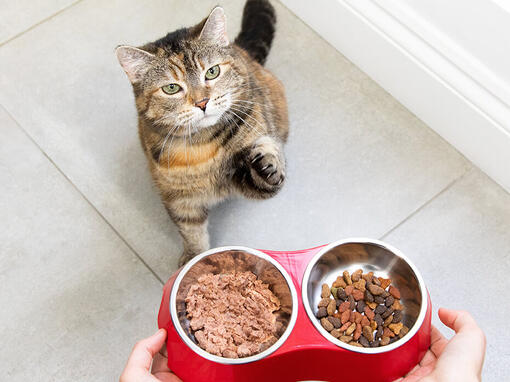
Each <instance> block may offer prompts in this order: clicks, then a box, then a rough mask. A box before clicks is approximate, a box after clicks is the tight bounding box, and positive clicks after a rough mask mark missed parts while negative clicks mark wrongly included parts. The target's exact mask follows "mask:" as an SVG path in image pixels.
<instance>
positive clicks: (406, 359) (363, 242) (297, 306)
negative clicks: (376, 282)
mask: <svg viewBox="0 0 510 382" xmlns="http://www.w3.org/2000/svg"><path fill="white" fill-rule="evenodd" d="M359 268H361V269H363V271H364V272H370V271H372V272H374V273H375V275H376V276H382V277H385V278H391V280H392V284H393V285H395V286H396V287H397V288H398V289H399V290H400V293H401V296H402V298H401V301H402V304H403V306H404V310H403V318H402V322H403V323H404V325H406V326H407V327H409V328H410V330H409V333H407V334H406V335H405V336H404V337H402V339H399V340H398V341H396V342H394V343H392V344H390V345H387V346H382V347H377V348H361V347H356V346H352V345H348V344H346V343H343V342H341V341H339V340H337V339H335V338H333V336H331V335H330V334H329V333H328V332H327V331H326V330H325V329H324V328H323V327H322V326H321V324H320V322H319V320H318V319H317V318H316V317H315V312H316V311H317V304H318V302H319V300H320V299H321V296H320V295H321V286H322V284H323V283H327V284H328V285H331V284H332V283H333V281H335V279H336V278H337V276H339V275H341V274H342V272H343V271H344V270H348V271H349V272H353V271H355V270H356V269H359ZM232 271H237V272H243V271H251V272H253V273H254V274H256V275H257V277H258V278H259V279H260V280H262V281H264V282H265V283H267V284H269V285H270V288H271V290H272V291H273V293H274V294H275V295H276V296H277V297H278V298H279V299H280V303H281V308H280V310H279V311H278V315H277V320H278V321H279V323H280V325H278V327H281V333H279V334H280V337H279V339H278V341H277V342H276V343H274V344H273V345H272V346H271V347H269V348H268V349H266V350H264V351H263V352H261V353H258V354H256V355H253V356H250V357H246V358H235V359H234V358H224V357H219V356H216V355H213V354H210V353H208V352H206V351H205V350H203V349H202V348H200V347H199V346H198V345H197V341H196V339H195V337H194V335H193V333H192V331H191V329H190V326H189V320H188V318H187V316H186V303H185V298H186V295H187V293H188V290H189V287H190V286H191V285H192V284H194V283H196V282H197V280H198V278H199V277H200V276H201V275H203V274H206V273H213V274H218V273H228V272H232ZM430 319H431V303H430V297H429V295H428V293H427V290H426V288H425V284H424V282H423V279H422V277H421V275H420V273H419V272H418V270H417V269H416V267H415V266H414V265H413V264H412V263H411V262H410V261H409V260H408V259H407V258H406V257H405V256H404V255H403V254H402V253H401V252H400V251H399V250H398V249H396V248H394V247H392V246H390V245H388V244H386V243H383V242H381V241H379V240H371V239H365V238H353V239H345V240H340V241H337V242H334V243H331V244H329V245H325V246H321V247H317V248H312V249H307V250H302V251H292V252H275V251H266V250H264V251H259V250H256V249H251V248H246V247H222V248H215V249H211V250H210V251H207V252H204V253H202V254H200V255H199V256H197V257H195V258H193V260H191V261H190V262H189V263H188V264H186V265H185V266H184V267H183V268H181V269H180V270H179V271H177V272H176V273H175V274H174V275H173V276H172V277H171V278H170V280H168V282H167V283H166V285H165V286H164V293H163V299H162V302H161V307H160V311H159V316H158V324H159V327H160V328H165V329H166V330H167V331H168V339H167V349H168V353H169V354H170V357H169V360H168V366H169V367H170V369H171V370H173V372H174V373H175V374H176V375H177V376H179V377H180V378H181V379H182V380H183V381H184V382H202V381H203V382H206V381H207V382H211V381H222V382H223V381H242V382H251V381H253V382H255V381H257V382H260V381H275V382H276V381H278V382H287V381H289V382H291V381H292V382H294V381H306V380H314V381H345V380H355V381H372V382H385V381H393V380H395V379H397V378H399V377H401V376H403V375H405V374H406V373H407V372H408V371H410V370H411V369H412V368H413V367H414V366H415V365H416V364H417V363H418V362H419V361H420V360H421V359H422V358H423V356H424V354H425V352H426V351H427V349H428V348H429V346H430V331H431V326H430Z"/></svg>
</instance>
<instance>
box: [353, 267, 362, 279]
mask: <svg viewBox="0 0 510 382" xmlns="http://www.w3.org/2000/svg"><path fill="white" fill-rule="evenodd" d="M362 275H363V270H362V269H358V270H356V271H354V272H353V273H352V276H351V279H352V281H353V282H358V281H359V280H360V279H361V276H362Z"/></svg>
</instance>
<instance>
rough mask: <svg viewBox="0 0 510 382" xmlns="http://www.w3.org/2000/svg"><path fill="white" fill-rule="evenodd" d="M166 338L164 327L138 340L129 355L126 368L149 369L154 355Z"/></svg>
mask: <svg viewBox="0 0 510 382" xmlns="http://www.w3.org/2000/svg"><path fill="white" fill-rule="evenodd" d="M165 338H166V331H165V329H159V330H158V331H157V332H156V333H155V334H153V335H152V336H150V337H148V338H145V339H143V340H141V341H139V342H138V343H137V344H136V345H135V347H134V348H133V351H132V352H131V355H130V356H129V359H128V362H127V365H126V369H128V368H138V369H144V370H147V371H149V368H150V367H151V363H152V359H153V358H154V355H155V354H156V353H158V352H159V349H161V347H162V346H163V344H164V342H165Z"/></svg>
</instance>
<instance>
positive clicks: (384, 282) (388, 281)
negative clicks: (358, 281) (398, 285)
mask: <svg viewBox="0 0 510 382" xmlns="http://www.w3.org/2000/svg"><path fill="white" fill-rule="evenodd" d="M379 281H380V282H381V288H383V289H386V288H388V286H389V285H390V284H391V279H384V278H382V277H379Z"/></svg>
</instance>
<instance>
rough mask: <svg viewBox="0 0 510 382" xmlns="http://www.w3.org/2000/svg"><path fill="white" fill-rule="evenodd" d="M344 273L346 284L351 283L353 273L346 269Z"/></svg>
mask: <svg viewBox="0 0 510 382" xmlns="http://www.w3.org/2000/svg"><path fill="white" fill-rule="evenodd" d="M343 275H344V281H345V282H346V284H347V285H351V284H352V279H351V275H350V274H349V272H347V271H344V273H343Z"/></svg>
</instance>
